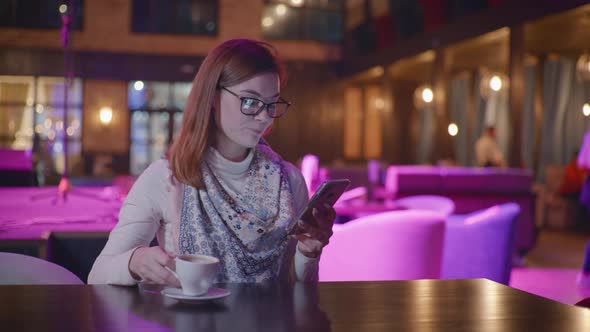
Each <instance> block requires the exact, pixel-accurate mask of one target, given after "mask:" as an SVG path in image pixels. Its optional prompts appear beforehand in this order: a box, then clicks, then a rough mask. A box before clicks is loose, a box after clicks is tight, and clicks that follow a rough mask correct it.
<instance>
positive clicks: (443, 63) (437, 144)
mask: <svg viewBox="0 0 590 332" xmlns="http://www.w3.org/2000/svg"><path fill="white" fill-rule="evenodd" d="M449 68H450V65H449V57H448V56H447V55H446V54H445V52H444V50H442V49H437V50H435V55H434V69H433V71H432V90H433V92H434V110H435V119H436V121H435V122H436V123H435V126H434V128H435V129H434V142H433V149H432V157H431V159H432V161H433V162H434V163H436V162H438V161H439V160H441V159H454V158H455V154H454V151H453V144H452V140H451V136H450V135H449V133H448V126H449V110H448V102H447V90H448V78H449ZM423 134H426V133H423Z"/></svg>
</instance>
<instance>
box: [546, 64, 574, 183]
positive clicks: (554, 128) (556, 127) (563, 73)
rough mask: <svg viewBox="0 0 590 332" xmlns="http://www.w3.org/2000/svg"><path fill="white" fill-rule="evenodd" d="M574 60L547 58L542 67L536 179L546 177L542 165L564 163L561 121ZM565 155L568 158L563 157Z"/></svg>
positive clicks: (565, 107) (564, 110)
mask: <svg viewBox="0 0 590 332" xmlns="http://www.w3.org/2000/svg"><path fill="white" fill-rule="evenodd" d="M574 77H575V75H574V62H573V61H571V60H568V59H565V58H560V59H557V60H549V61H547V62H545V67H544V68H543V82H544V86H543V128H542V135H541V156H540V161H539V167H538V169H537V179H538V180H540V181H544V180H545V167H546V166H548V165H552V164H563V163H564V162H565V161H564V160H563V159H564V158H563V156H564V155H565V154H564V153H563V152H562V151H559V149H560V148H562V147H563V143H564V141H565V140H564V138H563V135H564V129H565V128H564V124H565V118H566V109H567V105H568V102H569V98H570V93H571V87H572V83H573V81H574ZM565 159H567V158H565Z"/></svg>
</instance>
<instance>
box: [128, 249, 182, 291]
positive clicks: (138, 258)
mask: <svg viewBox="0 0 590 332" xmlns="http://www.w3.org/2000/svg"><path fill="white" fill-rule="evenodd" d="M174 258H176V256H175V255H174V254H170V253H167V252H165V251H164V250H162V248H160V247H159V246H154V247H140V248H137V249H136V250H135V252H134V253H133V255H132V256H131V260H130V261H129V272H131V275H132V276H133V278H135V279H141V280H144V281H146V282H149V283H154V284H160V285H169V286H173V287H180V282H179V281H178V279H176V277H175V276H174V275H173V274H172V273H171V272H170V271H168V270H167V269H166V268H165V267H166V266H168V265H170V263H172V262H173V261H174Z"/></svg>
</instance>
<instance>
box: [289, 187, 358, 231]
mask: <svg viewBox="0 0 590 332" xmlns="http://www.w3.org/2000/svg"><path fill="white" fill-rule="evenodd" d="M349 185H350V180H348V179H338V180H328V181H325V182H324V183H322V184H321V185H320V187H319V188H318V190H317V191H316V192H315V194H314V195H313V196H312V197H311V199H310V200H309V202H308V203H307V206H306V208H305V210H304V211H303V213H302V214H301V216H300V217H299V219H301V220H302V221H303V222H305V223H307V224H310V225H313V226H317V223H316V221H315V218H314V217H313V214H312V211H313V208H314V207H317V206H321V205H324V204H328V205H330V206H334V204H336V202H337V201H338V199H339V198H340V196H342V194H343V193H344V192H345V191H346V189H347V188H348V186H349ZM297 228H298V227H294V229H297Z"/></svg>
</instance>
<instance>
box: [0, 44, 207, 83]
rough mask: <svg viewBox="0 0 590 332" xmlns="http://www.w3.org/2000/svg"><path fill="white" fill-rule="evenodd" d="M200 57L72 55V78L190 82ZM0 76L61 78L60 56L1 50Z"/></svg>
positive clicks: (101, 53) (44, 52) (61, 64)
mask: <svg viewBox="0 0 590 332" xmlns="http://www.w3.org/2000/svg"><path fill="white" fill-rule="evenodd" d="M202 60H203V59H202V58H201V57H189V56H161V55H142V54H125V53H106V52H75V53H73V54H72V61H73V70H74V76H76V77H81V78H84V79H108V80H123V81H130V80H146V81H192V79H193V77H194V75H195V73H196V71H197V69H198V67H199V65H200V63H201V61H202ZM0 73H2V75H40V76H62V75H63V53H62V52H61V51H56V50H41V49H0Z"/></svg>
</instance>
